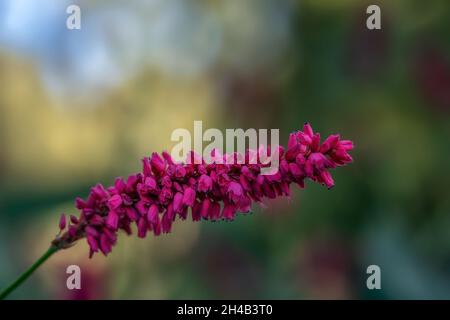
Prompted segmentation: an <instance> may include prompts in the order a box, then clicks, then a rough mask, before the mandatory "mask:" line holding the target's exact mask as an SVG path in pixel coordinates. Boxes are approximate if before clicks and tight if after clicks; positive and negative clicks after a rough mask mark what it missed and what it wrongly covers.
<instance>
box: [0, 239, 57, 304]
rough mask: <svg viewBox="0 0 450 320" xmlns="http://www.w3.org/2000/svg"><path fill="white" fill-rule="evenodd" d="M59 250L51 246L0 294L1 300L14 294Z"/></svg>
mask: <svg viewBox="0 0 450 320" xmlns="http://www.w3.org/2000/svg"><path fill="white" fill-rule="evenodd" d="M58 250H59V248H58V247H56V246H54V245H51V246H50V248H48V250H47V251H46V252H45V253H44V254H43V255H42V257H40V258H39V259H38V260H36V262H35V263H33V264H32V265H31V267H29V268H28V269H27V270H26V271H25V272H24V273H22V275H20V277H18V278H17V279H16V280H15V281H14V282H13V283H11V284H10V285H9V286H8V287H7V288H6V289H4V290H3V291H2V292H1V293H0V300H3V299H5V298H6V297H7V296H8V295H9V294H10V293H11V292H13V291H14V290H15V289H16V288H17V287H19V286H20V285H21V284H22V283H23V282H24V281H25V280H26V279H28V278H29V277H30V276H31V275H32V274H33V272H34V271H36V269H37V268H39V267H40V266H41V264H43V263H44V262H45V261H47V259H48V258H50V257H51V256H52V255H53V254H54V253H55V252H57V251H58Z"/></svg>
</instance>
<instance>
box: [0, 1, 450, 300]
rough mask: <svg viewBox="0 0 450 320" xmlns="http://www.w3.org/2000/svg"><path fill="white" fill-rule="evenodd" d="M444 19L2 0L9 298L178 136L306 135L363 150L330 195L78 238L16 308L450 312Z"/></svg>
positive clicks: (356, 6)
mask: <svg viewBox="0 0 450 320" xmlns="http://www.w3.org/2000/svg"><path fill="white" fill-rule="evenodd" d="M70 4H78V5H79V6H80V7H81V12H82V29H81V30H73V31H69V30H67V29H66V27H65V22H66V18H67V16H68V15H67V14H66V12H65V11H66V7H67V6H68V5H70ZM369 4H378V5H379V6H380V7H381V15H382V16H381V17H382V30H376V31H370V30H368V29H367V28H366V18H367V17H368V15H367V14H366V8H367V6H368V5H369ZM449 16H450V3H449V2H448V1H447V0H432V1H419V0H415V1H414V0H398V1H370V2H365V1H361V0H345V1H342V0H323V1H315V0H307V1H279V0H278V1H277V0H248V1H240V0H197V1H183V0H152V1H143V0H142V1H141V0H133V1H127V2H125V1H119V0H117V1H115V0H114V1H111V0H108V1H106V0H103V1H102V0H97V1H91V0H89V1H87V0H86V1H81V0H80V1H76V0H73V1H67V0H42V1H32V0H0V147H1V148H0V287H4V286H5V285H6V284H7V283H9V282H10V281H11V280H13V279H14V278H15V277H16V276H18V275H19V273H20V272H22V271H23V270H24V269H25V268H26V267H27V266H28V265H29V264H30V263H32V262H33V261H34V260H35V259H36V258H37V257H38V256H40V255H41V254H42V253H43V252H44V251H45V249H46V248H47V247H48V245H49V242H50V241H51V240H52V239H53V237H54V236H55V234H56V232H57V221H58V217H59V215H60V213H61V212H66V213H72V214H73V213H77V212H76V209H75V207H74V199H75V197H77V196H81V197H86V196H87V193H88V191H89V188H90V186H92V185H93V184H95V183H97V182H101V183H103V184H104V185H110V184H112V183H113V181H114V178H115V177H116V176H127V175H129V174H131V173H133V172H137V171H139V170H140V169H141V165H140V159H141V158H142V157H143V156H144V155H149V154H150V153H151V152H152V151H161V150H164V149H166V150H170V149H171V147H173V145H174V143H173V142H171V141H170V134H171V132H172V131H173V130H174V129H176V128H180V127H181V128H188V129H191V130H192V126H193V121H194V120H203V122H204V126H205V127H208V128H211V127H217V128H222V129H224V128H280V132H281V141H282V142H283V144H284V143H285V141H286V140H287V136H288V134H289V132H291V131H292V130H294V129H298V128H300V127H301V126H302V124H303V122H305V121H309V122H311V123H312V125H313V127H314V129H316V130H318V131H320V132H321V133H322V135H323V136H324V135H328V134H331V133H341V134H342V136H343V137H344V138H347V139H351V140H354V142H355V145H356V148H355V150H354V151H353V152H352V155H353V157H354V163H353V164H351V165H350V166H348V167H345V168H341V169H339V170H336V171H334V173H333V175H334V177H335V181H336V186H335V188H333V189H332V190H330V191H328V190H327V189H326V188H324V187H321V186H319V185H316V184H313V183H307V188H306V189H304V190H295V192H294V195H293V197H292V200H291V201H288V200H286V199H280V200H277V201H274V202H271V203H270V204H269V205H268V207H267V208H266V209H261V208H255V214H254V215H251V216H239V217H238V218H237V219H236V220H235V221H234V222H233V223H208V222H201V223H192V222H190V221H186V222H177V223H176V224H175V225H174V230H173V232H172V233H171V234H169V235H164V236H161V237H159V238H154V237H147V238H146V239H143V240H142V239H137V237H136V236H131V237H127V236H126V235H124V234H123V235H121V236H120V237H119V242H118V245H117V247H116V248H115V249H114V250H113V252H112V254H111V255H110V256H108V257H107V258H105V257H103V256H101V255H96V256H95V257H94V258H93V259H92V260H89V259H88V248H87V245H86V244H85V242H84V241H81V242H80V243H78V244H77V245H76V246H75V247H73V248H71V249H70V250H66V251H64V252H59V253H58V254H57V255H55V256H54V257H52V258H51V259H50V260H49V261H48V262H47V263H46V264H45V265H44V266H42V267H41V268H40V269H39V270H38V271H37V272H36V274H35V275H34V276H33V277H32V278H31V279H30V280H29V281H28V282H27V283H26V284H24V285H23V286H22V287H21V288H20V289H19V290H17V291H16V292H15V293H14V294H13V295H12V296H11V298H16V299H23V298H31V299H36V298H43V299H95V298H97V299H166V298H190V299H196V298H235V299H240V298H256V299H260V298H261V299H309V298H331V299H340V298H345V299H359V298H369V299H372V298H374V299H399V298H406V299H418V298H425V299H431V298H438V299H442V298H446V299H449V298H450V232H449V230H450V215H449V213H450V197H449V189H450V188H449V187H450V183H449V181H450V169H449V165H448V164H449V159H450V148H449V137H450V126H449V124H450V119H449V116H450V41H449V40H450V39H449V31H450V20H449V18H448V17H449ZM294 189H295V188H294ZM70 264H77V265H80V267H81V270H82V289H81V290H74V291H69V290H67V288H66V278H67V275H66V273H65V270H66V267H67V266H68V265H70ZM371 264H376V265H379V266H380V268H381V283H382V289H381V290H368V289H367V287H366V279H367V277H368V275H367V274H366V268H367V267H368V266H369V265H371Z"/></svg>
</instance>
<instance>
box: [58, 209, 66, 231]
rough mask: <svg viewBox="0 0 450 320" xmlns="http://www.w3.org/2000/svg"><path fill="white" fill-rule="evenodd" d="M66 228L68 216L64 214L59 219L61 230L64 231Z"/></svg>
mask: <svg viewBox="0 0 450 320" xmlns="http://www.w3.org/2000/svg"><path fill="white" fill-rule="evenodd" d="M65 228H66V215H65V214H64V213H63V214H61V217H60V218H59V230H64V229H65Z"/></svg>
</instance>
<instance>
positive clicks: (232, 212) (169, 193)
mask: <svg viewBox="0 0 450 320" xmlns="http://www.w3.org/2000/svg"><path fill="white" fill-rule="evenodd" d="M270 149H271V147H270V146H262V147H260V148H258V149H257V150H251V149H248V150H246V151H245V153H244V154H239V153H235V152H234V153H230V154H224V155H222V154H221V153H220V152H219V151H218V150H217V149H215V150H213V151H212V152H211V153H212V156H215V157H214V160H216V162H215V163H211V162H208V163H206V159H205V160H204V159H202V158H201V157H200V156H199V155H198V157H199V158H195V156H197V155H196V154H195V153H194V152H191V153H190V156H191V157H192V159H193V160H195V161H192V162H191V163H175V162H174V160H173V159H172V157H171V156H170V154H169V153H167V152H163V153H162V155H160V154H158V153H152V155H151V157H146V158H144V159H143V160H142V170H141V172H138V173H135V174H132V175H130V176H129V177H128V178H127V179H122V178H117V179H116V180H115V182H114V185H112V186H110V187H108V188H104V187H103V186H102V185H101V184H97V185H95V186H94V187H92V188H91V190H90V193H89V195H88V197H87V198H86V199H85V200H83V199H80V198H77V199H76V201H75V205H76V208H77V209H78V210H79V211H80V215H79V216H78V217H76V216H70V224H69V226H68V230H66V227H67V224H66V216H65V215H62V216H61V218H60V220H59V228H60V230H61V231H64V232H60V233H59V234H58V236H57V237H56V239H55V240H54V241H53V242H52V244H53V245H56V246H57V247H58V248H68V247H70V246H71V245H72V244H73V243H75V242H76V241H77V240H79V239H81V238H83V237H85V238H86V240H87V242H88V245H89V255H90V256H92V255H93V254H94V253H95V252H99V251H101V252H102V253H103V254H105V255H107V254H109V253H110V252H111V250H112V248H113V246H114V245H115V244H116V243H117V239H118V235H119V231H120V230H122V231H124V232H125V233H126V234H131V231H132V227H133V225H137V235H138V237H140V238H144V237H146V235H147V234H148V233H149V231H152V233H153V234H154V235H155V236H158V235H160V234H161V233H168V232H171V230H172V224H173V223H174V222H175V221H176V216H177V215H178V216H179V217H180V219H181V220H185V219H186V217H187V215H188V210H189V207H190V208H191V211H192V219H193V220H194V221H198V220H201V218H203V219H208V220H212V221H215V220H219V219H221V218H222V219H224V220H227V221H228V220H233V219H234V218H235V216H236V214H237V212H240V213H246V212H250V211H251V208H252V205H253V204H254V203H255V202H257V203H262V202H263V201H266V200H267V199H274V198H277V197H282V196H289V195H290V186H291V185H292V184H294V185H298V186H299V187H300V188H304V186H305V183H304V180H305V179H310V180H311V181H313V182H316V183H320V184H323V185H325V186H327V187H328V188H331V187H333V186H334V181H333V177H332V175H331V172H330V171H331V170H333V169H334V168H336V167H340V166H343V165H345V164H348V163H350V162H352V161H353V159H352V157H351V155H350V154H349V151H350V150H352V149H353V142H352V141H350V140H341V138H340V136H339V135H337V134H333V135H330V136H328V137H327V138H326V139H325V141H324V142H323V143H322V144H321V143H320V134H319V133H317V132H316V133H314V131H313V129H312V127H311V126H310V125H309V124H308V123H306V124H305V125H304V126H303V131H296V132H294V133H291V134H290V135H289V141H288V145H287V148H286V149H284V148H283V147H281V146H279V147H278V149H277V150H278V152H276V153H275V154H274V156H275V157H278V160H279V168H277V169H278V170H277V171H276V173H275V172H274V173H272V174H268V175H267V171H266V175H264V174H263V173H262V170H263V168H266V167H267V165H264V164H262V163H261V162H258V161H257V160H258V159H260V160H261V159H262V158H264V157H266V156H267V154H268V153H269V152H270ZM224 159H225V160H245V161H244V162H243V163H242V161H239V162H237V163H232V164H230V163H223V160H224ZM208 160H209V159H208ZM160 213H162V215H161V216H160Z"/></svg>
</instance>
